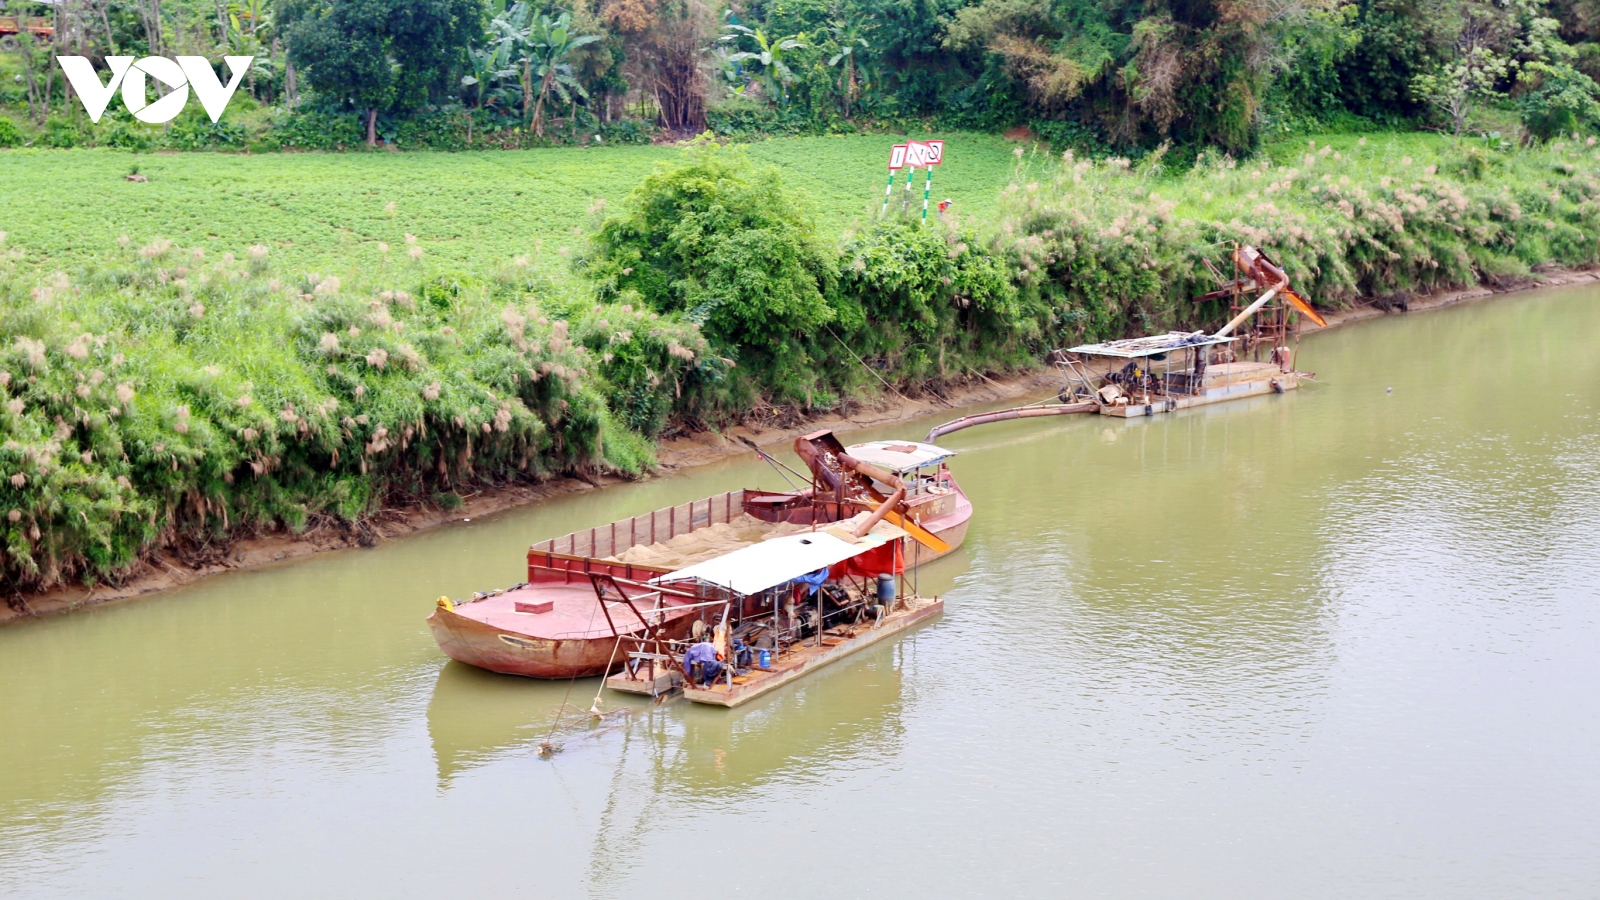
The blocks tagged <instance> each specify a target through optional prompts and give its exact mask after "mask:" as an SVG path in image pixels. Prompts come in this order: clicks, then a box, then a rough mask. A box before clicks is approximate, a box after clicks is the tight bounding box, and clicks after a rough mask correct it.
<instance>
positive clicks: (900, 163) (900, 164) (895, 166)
mask: <svg viewBox="0 0 1600 900" xmlns="http://www.w3.org/2000/svg"><path fill="white" fill-rule="evenodd" d="M905 165H906V145H905V144H895V145H894V146H893V147H891V148H890V149H889V183H888V184H887V185H884V188H883V209H880V210H878V218H880V219H881V218H883V217H884V216H886V215H888V214H889V195H890V194H892V193H894V173H896V172H898V171H900V170H901V169H903V168H905Z"/></svg>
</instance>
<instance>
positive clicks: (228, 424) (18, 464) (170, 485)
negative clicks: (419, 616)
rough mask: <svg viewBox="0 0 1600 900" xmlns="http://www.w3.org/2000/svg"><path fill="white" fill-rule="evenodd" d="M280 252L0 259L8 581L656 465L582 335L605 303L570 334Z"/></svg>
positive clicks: (499, 300) (517, 307) (3, 567)
mask: <svg viewBox="0 0 1600 900" xmlns="http://www.w3.org/2000/svg"><path fill="white" fill-rule="evenodd" d="M266 253H267V250H266V248H265V247H259V248H252V252H251V253H250V254H249V255H248V257H247V259H242V260H241V259H235V258H234V257H233V255H232V254H227V255H224V256H222V257H221V258H211V257H205V256H203V255H202V254H200V253H198V252H196V253H185V252H180V251H179V250H178V249H177V248H175V247H173V246H172V245H171V244H170V243H169V242H166V241H155V242H152V243H151V244H148V245H146V246H145V247H143V248H140V249H139V250H138V251H137V253H134V252H124V253H118V254H113V255H111V256H109V257H106V258H103V259H100V260H98V261H97V262H96V263H95V264H93V265H90V266H87V267H85V268H84V269H83V270H81V271H78V272H74V273H72V274H70V275H69V274H66V273H53V274H49V275H44V276H39V275H36V274H35V273H34V272H33V270H32V269H31V268H28V269H26V270H24V269H23V267H22V265H23V264H22V263H21V262H20V259H21V256H20V255H18V254H10V255H6V256H4V257H0V336H3V339H0V428H3V431H4V435H5V440H4V442H3V444H0V546H3V547H4V548H5V551H6V552H5V554H4V555H3V557H0V587H3V588H4V589H6V590H18V589H21V588H44V587H49V586H51V585H53V584H57V583H60V582H62V581H66V580H69V579H73V578H77V579H81V580H85V581H94V580H99V579H105V578H114V577H117V576H118V575H119V573H121V572H123V571H125V570H126V569H127V567H128V566H130V565H132V564H133V563H134V562H135V561H136V560H137V559H138V557H139V555H140V554H141V553H144V552H147V551H149V550H151V549H152V548H154V547H157V546H173V545H177V544H181V543H183V542H185V541H189V540H207V539H211V538H214V537H218V536H224V537H225V536H227V535H230V534H233V533H236V532H237V531H238V530H239V529H249V528H258V527H286V528H290V529H294V530H299V529H302V528H305V527H307V526H308V525H310V524H312V523H313V522H315V521H318V520H330V519H332V520H345V521H352V520H358V519H360V518H361V517H363V516H365V515H368V514H370V513H372V512H373V511H375V510H376V509H378V508H381V507H382V506H383V505H384V504H386V503H392V502H395V501H404V500H405V499H407V498H414V499H418V500H426V499H427V498H431V497H435V496H438V495H445V494H452V493H457V494H458V493H460V492H461V491H463V490H469V489H473V488H474V487H475V486H483V485H493V484H497V483H503V482H506V481H509V480H512V479H518V478H536V477H539V476H541V475H542V474H544V473H548V472H552V471H560V470H567V469H573V468H580V467H599V466H605V465H607V464H609V465H612V466H615V467H618V468H621V469H623V470H625V471H635V472H637V471H639V470H640V469H641V468H642V467H643V466H646V465H649V464H650V463H651V462H652V459H651V457H650V453H649V447H648V444H647V442H646V441H645V440H644V439H643V438H641V437H639V436H637V435H633V434H631V433H629V432H628V431H627V429H626V428H624V427H622V426H621V425H619V424H608V423H610V422H611V414H610V412H609V411H608V410H607V408H606V403H605V401H604V399H603V396H604V393H605V391H606V390H607V387H606V385H605V383H604V382H603V380H602V379H600V378H599V377H597V375H596V374H595V369H596V367H597V365H604V362H602V361H599V360H597V358H596V356H595V355H593V354H591V353H590V352H589V350H587V349H586V348H585V347H583V346H582V345H579V344H577V343H575V342H574V341H573V340H572V339H571V338H570V337H569V334H570V333H572V332H577V333H584V334H589V333H601V332H604V331H606V330H607V329H606V328H603V327H601V325H600V324H596V323H593V322H589V321H587V319H586V318H585V315H587V314H588V313H589V311H588V310H587V309H585V310H584V311H583V314H578V315H575V316H574V319H573V320H572V321H568V320H565V319H560V318H553V317H552V316H551V315H549V314H548V313H546V312H545V311H544V310H543V309H542V308H541V307H540V305H539V304H538V303H537V302H535V301H534V300H532V299H531V298H530V297H529V296H527V295H526V294H525V293H523V292H522V290H521V289H522V288H523V287H525V286H526V285H525V283H516V282H513V281H501V280H497V281H495V282H493V283H482V284H480V285H477V286H469V287H466V288H464V289H463V290H462V293H461V295H460V296H458V297H457V298H456V302H455V303H453V304H451V305H450V306H448V308H440V307H437V306H433V305H429V304H424V303H419V302H417V300H416V299H414V294H413V293H412V292H413V291H416V290H417V286H416V285H412V286H411V287H410V289H409V290H402V289H398V288H397V286H396V285H395V284H394V283H393V281H392V280H391V279H392V277H393V276H388V277H386V276H383V275H376V276H375V277H374V280H373V281H367V282H363V281H361V280H360V279H358V278H352V279H350V280H349V281H348V282H347V283H341V280H340V279H338V278H321V277H317V276H314V275H312V276H299V275H290V274H288V273H283V272H276V271H274V270H273V267H272V266H271V265H270V264H269V262H268V260H267V258H266ZM24 276H25V277H24ZM386 281H387V282H388V283H385V282H386ZM512 294H515V295H517V296H516V299H515V300H513V301H509V302H508V301H506V300H505V298H506V297H507V296H509V295H512ZM618 321H621V319H620V318H619V319H618ZM641 330H643V331H646V332H648V331H649V327H648V326H641ZM668 331H670V332H671V333H673V334H678V335H680V336H682V337H684V338H685V339H686V340H690V341H693V340H695V338H694V336H693V334H692V329H687V328H679V329H677V330H675V331H674V330H672V329H668ZM685 332H688V333H685ZM644 337H646V339H647V340H648V339H649V338H650V337H651V336H650V335H648V334H646V335H644ZM662 371H667V370H666V369H665V368H663V369H662ZM670 384H671V382H670V380H669V381H668V382H666V383H665V384H664V385H662V386H661V390H663V391H670V389H671V388H670ZM608 429H609V430H608Z"/></svg>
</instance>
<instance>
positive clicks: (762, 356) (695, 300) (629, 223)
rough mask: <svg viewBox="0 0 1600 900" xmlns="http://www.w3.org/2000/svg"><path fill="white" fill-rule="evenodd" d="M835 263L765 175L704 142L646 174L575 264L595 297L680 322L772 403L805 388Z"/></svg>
mask: <svg viewBox="0 0 1600 900" xmlns="http://www.w3.org/2000/svg"><path fill="white" fill-rule="evenodd" d="M834 264H835V258H834V254H833V252H832V251H830V250H829V249H828V248H827V247H826V246H824V245H823V244H822V242H821V241H820V240H819V239H818V238H817V233H816V225H815V223H814V221H813V220H812V218H811V216H810V215H809V213H808V212H807V211H806V207H805V204H804V202H803V200H802V198H801V197H800V196H798V195H797V194H794V193H791V192H790V191H788V190H786V189H785V188H784V187H783V185H782V183H781V179H780V177H779V174H778V171H777V169H776V168H774V167H772V166H766V165H757V164H755V163H753V162H752V161H751V160H750V158H749V157H748V156H747V155H746V154H745V153H744V152H743V151H742V150H741V149H739V148H724V147H719V146H717V145H716V144H712V143H700V144H698V145H697V146H695V147H693V148H691V149H690V150H688V151H687V153H686V159H685V161H684V162H683V163H681V164H679V165H675V166H664V167H661V168H658V169H657V170H656V171H655V172H654V173H653V174H651V175H650V176H648V177H647V178H646V179H645V180H644V182H643V183H642V184H641V185H640V186H639V187H638V188H637V189H635V190H634V191H633V193H632V194H630V195H629V198H628V211H627V213H626V214H624V215H622V216H614V217H611V218H609V219H607V220H606V221H605V222H604V223H603V224H601V226H600V227H599V229H598V230H597V231H596V232H595V233H594V235H593V238H592V242H591V248H590V252H589V254H588V256H587V258H586V259H585V260H583V261H581V262H580V265H581V266H582V268H583V269H584V270H585V271H586V272H587V274H588V275H589V276H590V277H591V278H593V279H594V281H595V285H596V289H597V291H598V292H599V295H600V296H601V297H602V298H606V299H612V298H616V297H619V296H621V295H622V294H623V293H624V292H630V293H632V294H635V295H637V296H638V297H639V298H640V299H641V300H642V301H643V302H644V304H646V305H647V306H649V307H650V308H652V309H654V310H656V311H657V312H677V313H682V314H683V315H684V316H685V317H686V319H687V320H688V321H690V322H694V323H696V324H700V325H702V326H703V327H704V330H705V333H706V336H707V337H709V338H710V339H711V340H712V342H713V343H714V344H715V345H716V347H718V348H719V352H726V353H728V354H730V355H732V356H734V358H735V359H736V360H737V361H738V363H739V365H740V366H741V367H745V368H747V369H749V370H750V372H751V375H752V377H754V378H756V379H757V381H759V382H760V383H761V384H762V385H763V386H764V387H766V388H768V389H770V390H771V391H772V392H773V394H774V395H775V396H776V397H777V398H778V399H780V400H783V401H799V400H802V399H804V398H805V397H806V394H807V392H808V391H809V390H810V388H811V387H812V386H813V385H814V384H815V383H816V380H817V373H816V371H815V368H814V366H813V365H812V363H813V357H812V354H811V353H810V352H809V351H808V343H809V339H810V338H811V337H812V335H813V334H814V332H815V331H816V330H817V329H818V328H819V327H820V326H823V325H825V324H826V323H827V322H829V321H830V320H831V319H832V318H833V316H834V312H833V309H832V308H831V307H830V306H829V305H828V302H827V299H826V297H825V296H824V291H825V290H826V289H827V288H828V286H829V285H830V284H831V283H832V281H833V278H834Z"/></svg>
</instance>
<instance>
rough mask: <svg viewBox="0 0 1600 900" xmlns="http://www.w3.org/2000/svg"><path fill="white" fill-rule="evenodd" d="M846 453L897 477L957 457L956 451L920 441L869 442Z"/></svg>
mask: <svg viewBox="0 0 1600 900" xmlns="http://www.w3.org/2000/svg"><path fill="white" fill-rule="evenodd" d="M844 452H846V453H848V454H850V455H851V456H853V457H855V458H856V459H859V460H861V461H862V462H864V463H866V464H867V465H869V466H877V467H878V468H880V469H885V470H887V471H890V472H893V473H895V474H896V475H900V474H903V473H905V472H910V471H912V470H913V469H920V468H922V467H923V466H931V465H933V464H935V463H941V462H944V461H945V460H947V459H949V458H950V457H952V456H955V455H956V452H955V451H954V450H946V449H945V448H943V447H936V446H934V445H933V444H924V443H921V442H919V441H868V442H867V443H865V444H851V445H850V446H848V447H846V448H844Z"/></svg>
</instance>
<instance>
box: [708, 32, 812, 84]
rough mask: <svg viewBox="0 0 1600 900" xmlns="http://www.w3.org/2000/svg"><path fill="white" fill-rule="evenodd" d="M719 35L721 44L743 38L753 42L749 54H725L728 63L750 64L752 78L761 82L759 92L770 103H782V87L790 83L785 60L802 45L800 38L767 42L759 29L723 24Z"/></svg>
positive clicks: (800, 36)
mask: <svg viewBox="0 0 1600 900" xmlns="http://www.w3.org/2000/svg"><path fill="white" fill-rule="evenodd" d="M723 31H725V32H727V33H726V34H724V35H723V36H722V40H723V41H725V42H730V43H732V42H737V41H739V40H741V39H743V38H750V39H751V40H753V41H755V44H756V47H757V48H758V49H757V50H755V51H754V52H752V51H740V52H739V53H732V54H729V55H728V61H729V62H733V63H744V62H746V61H748V62H750V63H752V64H753V65H754V68H755V69H756V70H757V74H756V78H757V79H758V80H759V81H760V82H761V90H762V93H764V94H766V95H767V97H768V99H770V100H772V101H773V102H774V103H782V102H783V101H784V100H785V99H786V98H787V91H786V90H785V87H784V86H785V85H787V84H790V83H792V82H793V81H794V72H792V71H790V69H789V66H788V64H787V62H785V59H786V57H787V55H788V53H789V51H791V50H799V49H800V48H802V47H804V46H805V43H804V42H803V41H801V38H802V37H803V36H804V35H798V34H797V35H794V36H792V37H786V38H778V39H776V40H773V39H769V38H768V37H767V35H766V33H765V32H763V31H761V30H760V29H759V28H747V27H745V26H743V25H725V26H723Z"/></svg>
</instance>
